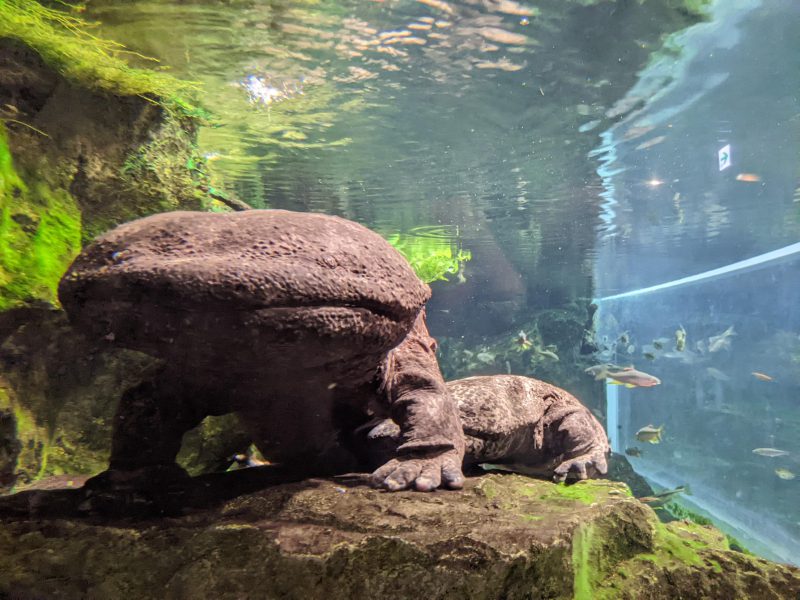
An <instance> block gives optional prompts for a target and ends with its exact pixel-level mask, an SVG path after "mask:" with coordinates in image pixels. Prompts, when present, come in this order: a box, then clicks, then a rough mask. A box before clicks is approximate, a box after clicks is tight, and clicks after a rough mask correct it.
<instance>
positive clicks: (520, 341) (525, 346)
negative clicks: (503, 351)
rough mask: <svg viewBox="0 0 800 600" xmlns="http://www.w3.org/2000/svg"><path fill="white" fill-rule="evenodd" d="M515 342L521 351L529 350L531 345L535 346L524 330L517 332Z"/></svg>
mask: <svg viewBox="0 0 800 600" xmlns="http://www.w3.org/2000/svg"><path fill="white" fill-rule="evenodd" d="M514 343H515V344H516V346H517V349H518V350H519V351H520V352H523V351H525V350H529V349H530V348H531V346H533V342H532V341H531V340H530V339H529V338H528V334H527V333H525V332H524V331H520V332H519V333H518V334H517V336H516V337H515V338H514Z"/></svg>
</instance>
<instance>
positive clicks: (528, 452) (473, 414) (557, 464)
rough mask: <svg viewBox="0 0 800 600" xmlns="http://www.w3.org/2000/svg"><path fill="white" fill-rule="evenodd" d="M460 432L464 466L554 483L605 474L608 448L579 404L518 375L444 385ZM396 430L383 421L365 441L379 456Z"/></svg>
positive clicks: (598, 428) (391, 444) (389, 447)
mask: <svg viewBox="0 0 800 600" xmlns="http://www.w3.org/2000/svg"><path fill="white" fill-rule="evenodd" d="M447 388H448V389H449V390H450V393H451V394H452V395H453V397H454V398H455V399H456V403H457V405H458V412H459V417H460V419H461V424H462V426H463V428H464V439H465V442H466V452H465V454H464V466H465V467H466V468H467V469H470V468H475V467H477V466H478V465H480V464H481V463H497V464H500V465H508V468H509V469H510V470H519V471H521V472H525V473H529V474H535V475H542V476H548V477H550V476H552V478H553V479H554V480H555V481H564V480H566V479H567V478H570V479H587V478H589V477H597V476H600V475H605V474H606V473H607V471H608V465H607V462H606V459H607V456H608V453H609V452H610V450H611V448H610V446H609V444H608V438H607V437H606V432H605V430H604V429H603V426H602V425H600V423H598V421H597V419H595V418H594V416H593V415H592V413H591V412H589V410H588V409H587V408H586V407H585V406H583V405H582V404H581V403H580V401H579V400H578V399H577V398H575V397H574V396H572V395H571V394H569V393H568V392H565V391H564V390H562V389H560V388H557V387H556V386H554V385H550V384H549V383H545V382H544V381H539V380H538V379H533V378H530V377H522V376H519V375H487V376H481V377H468V378H466V379H458V380H455V381H449V382H447ZM398 434H399V428H398V427H397V425H396V424H394V423H393V422H391V421H389V420H386V421H383V422H382V423H380V424H378V425H376V426H375V427H374V428H373V429H372V430H371V431H370V433H369V436H368V439H369V440H370V443H372V444H374V445H375V447H380V448H382V450H383V452H386V453H388V452H391V451H392V449H393V448H394V447H395V445H396V444H397V435H398Z"/></svg>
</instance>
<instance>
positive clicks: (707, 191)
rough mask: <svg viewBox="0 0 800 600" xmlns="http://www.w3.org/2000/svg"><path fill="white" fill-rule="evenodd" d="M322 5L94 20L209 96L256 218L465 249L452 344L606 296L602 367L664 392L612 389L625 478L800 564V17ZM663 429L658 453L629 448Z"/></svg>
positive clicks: (105, 15) (744, 5) (446, 311)
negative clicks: (352, 227) (637, 478)
mask: <svg viewBox="0 0 800 600" xmlns="http://www.w3.org/2000/svg"><path fill="white" fill-rule="evenodd" d="M321 4H323V5H324V6H322V5H312V4H308V5H304V4H297V5H295V4H286V5H284V4H281V3H260V2H254V3H243V4H241V5H239V4H236V5H235V6H223V5H220V4H217V3H212V2H208V3H203V2H193V3H182V2H181V3H178V2H175V3H165V2H136V3H135V4H133V5H128V4H125V5H121V4H119V3H113V2H105V3H104V2H96V3H93V4H92V6H91V7H90V10H91V16H92V17H94V18H97V19H99V20H100V21H102V23H103V25H102V27H101V29H100V31H101V33H103V34H105V35H109V36H111V37H113V38H115V39H118V40H120V41H122V42H125V43H126V44H128V45H129V46H131V47H133V48H134V49H136V50H138V51H140V52H143V53H145V54H148V55H152V56H156V57H158V58H160V59H161V60H162V61H164V63H165V64H167V65H169V66H170V67H171V68H172V69H173V71H174V72H175V73H176V74H178V75H181V76H184V77H187V78H190V79H195V80H198V81H201V82H202V83H203V84H204V96H203V100H204V103H205V104H206V106H208V107H209V108H210V109H211V110H212V111H213V112H214V113H215V115H216V119H217V122H216V126H215V127H210V128H205V129H204V130H203V132H202V134H201V143H202V146H203V150H204V152H206V154H207V156H208V159H209V162H210V163H211V164H213V165H214V168H215V170H216V172H217V174H218V176H219V177H220V178H221V180H222V181H221V183H222V184H223V185H224V186H226V187H227V188H228V189H230V190H232V191H234V192H236V193H237V194H238V195H239V196H240V197H241V198H242V199H244V200H246V201H247V202H250V203H251V204H252V205H253V206H257V207H262V206H268V207H275V208H289V209H294V210H311V211H321V212H327V213H332V214H339V215H342V216H345V217H348V218H351V219H354V220H357V221H359V222H361V223H364V224H366V225H368V226H370V227H372V228H373V229H376V230H378V231H379V232H381V233H384V234H387V235H388V234H395V233H404V234H412V235H413V234H414V233H415V232H419V231H426V232H435V235H434V237H436V238H437V239H440V240H441V243H442V244H445V245H447V244H458V245H459V246H460V247H465V248H468V249H469V250H471V251H472V253H473V259H472V261H470V263H468V264H467V266H466V267H465V270H464V272H463V275H465V278H466V282H467V283H465V284H463V285H461V286H458V285H456V284H437V286H434V298H433V300H432V303H431V310H430V313H429V314H430V325H431V328H432V329H433V330H434V333H436V335H437V336H439V337H442V338H443V339H444V340H446V339H448V338H450V339H456V340H467V342H466V343H471V344H472V346H470V347H471V348H472V349H473V350H474V351H475V352H477V351H479V350H480V349H481V348H485V347H486V346H485V345H486V344H489V343H491V342H492V340H496V339H497V338H493V337H492V336H510V335H514V334H515V333H516V331H517V328H518V326H519V325H518V324H519V323H525V322H526V319H530V318H531V317H532V316H533V315H535V314H536V313H537V311H539V310H541V309H543V308H560V307H563V306H567V305H569V304H570V302H573V301H575V300H576V299H580V298H591V297H594V298H597V299H599V304H600V311H599V314H598V319H599V320H598V337H599V339H600V340H601V341H602V340H603V338H605V345H606V346H607V347H608V348H607V349H606V350H605V351H604V353H603V354H602V355H600V356H598V357H596V358H597V360H598V362H600V361H609V362H615V363H617V364H621V365H625V364H635V365H636V367H637V368H639V369H641V370H645V371H647V372H652V373H653V374H654V375H657V376H658V377H659V378H660V379H661V380H662V382H663V383H662V384H661V385H660V386H657V387H655V388H650V389H632V390H628V389H619V388H617V387H614V388H612V389H611V390H609V399H610V402H609V411H610V414H609V415H608V424H609V427H610V431H609V433H610V435H611V438H612V441H613V442H614V446H615V450H617V451H620V450H624V449H625V448H626V447H628V446H631V445H638V446H639V447H642V448H643V449H644V450H643V455H642V457H640V458H631V461H632V462H633V465H634V467H635V468H636V469H637V470H638V471H640V472H641V473H643V474H644V475H646V476H647V477H649V478H650V479H651V481H652V483H653V484H654V485H655V486H657V487H659V486H660V487H671V486H676V485H679V484H685V483H689V484H690V485H691V488H692V489H693V495H692V496H688V497H686V498H685V500H682V501H685V502H687V503H690V504H691V506H692V507H693V508H695V509H697V510H698V511H706V512H708V513H709V514H711V515H712V517H713V518H714V519H715V521H718V522H719V523H720V524H721V525H722V526H723V527H725V528H727V530H728V531H730V532H732V533H733V534H734V535H736V536H737V537H740V538H741V539H743V541H744V542H745V545H749V546H750V547H751V548H752V549H754V550H756V551H758V552H760V553H762V554H764V555H766V556H769V557H772V558H777V559H780V560H784V561H789V562H795V563H800V510H798V508H797V506H798V502H797V497H798V491H800V445H798V444H799V443H800V442H798V439H800V435H798V434H800V404H798V402H799V400H798V399H800V393H798V392H800V315H799V314H798V310H797V309H796V308H795V306H796V304H797V300H796V299H797V298H798V295H799V294H800V283H798V281H800V279H798V275H799V273H798V269H800V262H798V258H797V255H796V254H794V252H795V250H796V249H795V247H794V246H792V245H793V244H796V243H798V241H800V192H798V184H799V183H800V179H799V178H798V175H800V165H799V164H798V156H800V153H798V140H800V98H799V97H798V90H800V51H799V50H800V47H799V46H800V42H799V41H798V40H800V5H798V4H797V3H796V2H794V1H790V0H769V1H761V0H737V2H730V1H727V0H720V1H719V2H717V3H716V4H715V5H714V8H713V12H712V15H711V18H710V20H709V21H708V22H706V23H702V24H699V25H695V26H693V27H690V28H688V29H686V30H683V31H681V32H680V33H677V34H675V35H673V36H671V37H668V38H664V37H663V36H664V35H665V34H666V33H667V32H669V31H674V30H675V29H681V28H682V25H680V24H679V23H677V22H670V23H667V22H666V18H667V17H666V16H664V15H647V14H646V13H644V12H643V11H646V10H647V9H648V8H649V7H650V6H651V5H652V4H653V3H644V4H643V5H641V4H640V3H628V4H625V6H626V7H627V8H625V9H624V10H623V9H620V8H619V6H620V5H618V3H611V2H609V3H600V4H599V5H598V6H596V7H575V6H572V5H568V4H567V3H564V2H542V3H539V5H538V6H537V7H536V9H537V10H536V12H535V14H531V15H530V16H528V15H526V14H524V13H523V14H520V13H519V10H518V5H516V4H514V3H495V2H485V3H473V2H469V1H463V2H451V3H444V2H439V3H437V2H432V3H431V2H425V3H423V2H386V3H383V2H344V3H336V5H333V4H325V3H321ZM501 7H504V8H502V9H501ZM565 7H568V8H565ZM531 22H533V25H532V24H531ZM534 25H535V27H534ZM410 26H413V27H410ZM398 31H407V32H409V35H405V34H403V36H398V35H393V34H392V32H398ZM634 31H635V32H636V33H635V34H633V33H631V32H634ZM620 32H621V33H620ZM407 37H413V38H416V39H419V40H423V42H424V43H418V42H414V43H407V42H403V41H402V39H404V38H407ZM386 40H390V42H386ZM378 47H380V48H381V50H380V52H379V51H378V50H376V48H378ZM648 61H649V64H648ZM726 148H728V150H726ZM723 151H724V152H726V153H727V157H726V158H727V160H726V161H724V162H722V163H721V162H720V161H721V152H723ZM721 166H724V167H725V168H723V169H721V168H720V167H721ZM770 252H776V253H777V254H776V255H767V256H764V257H763V260H762V261H761V262H759V263H758V264H750V263H747V262H744V263H743V262H742V261H748V260H750V259H752V258H754V257H760V256H762V255H765V253H770ZM648 288H657V289H654V290H651V291H648V292H646V293H643V292H640V290H647V289H648ZM629 292H631V293H630V294H628V295H625V294H627V293H629ZM615 296H619V297H616V298H613V297H615ZM604 298H605V300H603V299H604ZM731 326H733V327H734V331H735V336H731V339H730V340H729V341H730V346H729V347H725V348H721V349H718V350H716V351H714V352H711V351H710V350H709V339H710V338H712V337H714V336H718V335H720V334H721V333H722V332H723V331H725V330H726V329H728V328H729V327H731ZM680 327H683V328H684V329H685V331H686V334H687V346H686V350H684V351H683V352H675V351H674V348H673V345H674V344H673V342H672V341H671V340H672V339H673V338H674V332H675V330H676V329H678V328H680ZM624 332H627V335H628V337H629V338H630V341H629V342H628V343H626V344H624V347H623V345H621V344H617V345H615V344H614V342H615V341H616V340H617V339H618V338H619V336H620V335H621V334H622V333H624ZM659 338H666V339H667V340H670V341H669V343H668V344H667V346H669V347H668V348H667V349H666V350H664V351H658V352H653V354H654V358H653V359H652V360H650V359H648V358H645V357H644V354H643V352H647V351H648V350H647V349H646V347H647V346H648V345H650V346H652V342H653V340H654V339H659ZM501 339H506V338H501ZM698 343H700V346H699V347H698ZM628 346H633V349H632V350H631V351H628ZM560 351H561V350H560ZM567 358H568V357H567V356H566V355H564V357H563V358H562V365H563V364H566V363H568V360H567ZM573 358H574V357H573ZM576 360H578V359H576ZM564 368H566V367H564ZM574 370H575V372H576V376H580V369H579V368H578V367H575V369H574ZM753 372H758V373H763V374H766V375H769V377H771V378H772V381H762V380H761V379H758V378H756V377H755V376H754V375H752V373H753ZM526 373H527V374H531V375H534V376H536V375H537V374H539V372H538V371H536V369H534V370H533V371H532V372H526ZM556 383H558V382H556ZM584 400H585V401H587V402H589V403H593V402H595V401H598V400H599V398H588V397H584ZM650 423H652V424H654V425H662V424H663V425H664V427H665V436H664V440H663V441H662V443H661V444H659V445H649V444H641V443H638V444H637V443H636V441H635V440H634V439H633V437H634V434H635V432H636V430H638V429H639V428H640V427H642V426H645V425H647V424H650ZM759 447H774V448H778V449H781V450H785V451H786V452H787V453H788V455H787V456H784V457H778V458H768V457H763V456H758V455H755V454H753V453H752V450H753V449H754V448H759ZM776 469H787V470H788V471H791V472H793V473H796V474H797V475H798V478H796V479H781V478H780V477H778V476H777V474H776V472H775V470H776Z"/></svg>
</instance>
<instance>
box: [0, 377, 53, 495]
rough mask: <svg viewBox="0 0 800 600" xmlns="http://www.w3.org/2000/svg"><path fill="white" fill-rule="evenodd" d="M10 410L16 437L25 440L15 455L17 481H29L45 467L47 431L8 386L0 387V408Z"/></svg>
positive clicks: (40, 474) (47, 445)
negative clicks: (17, 454)
mask: <svg viewBox="0 0 800 600" xmlns="http://www.w3.org/2000/svg"><path fill="white" fill-rule="evenodd" d="M2 409H5V410H10V411H11V412H12V413H13V415H14V420H15V421H16V425H17V439H19V440H25V441H26V443H24V444H22V447H21V448H20V454H19V456H18V457H17V466H16V469H15V471H16V473H17V474H18V475H19V479H18V483H29V482H30V481H33V480H35V479H37V478H39V477H41V476H42V475H43V474H44V472H45V469H46V467H47V452H48V448H49V444H48V438H49V435H48V432H47V429H46V428H45V427H42V426H41V425H39V424H38V423H37V421H36V418H35V417H34V415H33V414H32V413H31V412H30V411H28V410H26V409H25V408H24V407H22V406H21V405H20V403H19V402H18V401H17V399H16V398H15V396H14V394H13V393H12V392H11V390H10V389H9V388H6V387H0V410H2Z"/></svg>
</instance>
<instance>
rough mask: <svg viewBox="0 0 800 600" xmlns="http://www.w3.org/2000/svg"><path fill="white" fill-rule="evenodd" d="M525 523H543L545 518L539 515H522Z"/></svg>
mask: <svg viewBox="0 0 800 600" xmlns="http://www.w3.org/2000/svg"><path fill="white" fill-rule="evenodd" d="M520 516H521V517H522V518H523V519H524V520H525V521H541V520H542V519H544V517H540V516H539V515H520Z"/></svg>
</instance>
